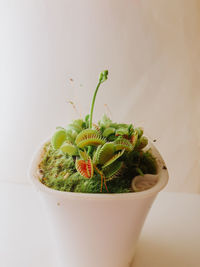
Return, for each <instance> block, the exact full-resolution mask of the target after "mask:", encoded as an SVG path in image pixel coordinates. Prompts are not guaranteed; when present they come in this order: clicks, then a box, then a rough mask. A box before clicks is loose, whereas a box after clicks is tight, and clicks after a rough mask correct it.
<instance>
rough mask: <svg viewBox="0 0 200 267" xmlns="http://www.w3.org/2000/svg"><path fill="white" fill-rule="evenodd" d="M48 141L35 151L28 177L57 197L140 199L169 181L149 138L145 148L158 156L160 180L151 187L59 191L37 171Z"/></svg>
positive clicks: (40, 188) (43, 189) (38, 188)
mask: <svg viewBox="0 0 200 267" xmlns="http://www.w3.org/2000/svg"><path fill="white" fill-rule="evenodd" d="M48 141H49V138H48V140H46V141H45V142H42V144H41V145H40V146H39V148H38V149H37V150H36V151H35V153H34V155H33V158H32V160H31V162H30V165H29V168H28V177H29V179H30V180H31V182H32V184H34V186H35V187H36V189H37V191H40V192H43V193H46V194H50V195H52V196H55V197H56V196H57V197H62V198H70V199H88V200H99V199H102V200H103V199H105V200H108V199H109V200H116V199H138V198H146V197H150V196H152V195H156V194H157V193H158V192H160V191H161V190H162V189H163V188H164V187H165V186H166V185H167V183H168V179H169V173H168V170H167V168H166V167H165V166H166V165H165V162H164V160H163V158H162V156H161V154H160V153H159V151H158V150H157V148H156V147H155V145H154V144H153V143H152V142H151V141H150V140H149V138H148V141H149V143H148V145H147V147H146V149H145V150H147V149H149V148H151V152H152V154H153V156H154V157H155V158H156V162H157V171H158V173H157V175H158V182H157V183H156V184H155V185H154V186H153V187H151V188H150V189H147V190H144V191H141V192H129V193H77V192H66V191H59V190H56V189H52V188H50V187H47V186H46V185H44V184H42V183H41V182H40V180H39V175H38V173H37V170H38V164H39V162H40V159H41V156H42V153H43V147H44V145H45V143H47V142H48Z"/></svg>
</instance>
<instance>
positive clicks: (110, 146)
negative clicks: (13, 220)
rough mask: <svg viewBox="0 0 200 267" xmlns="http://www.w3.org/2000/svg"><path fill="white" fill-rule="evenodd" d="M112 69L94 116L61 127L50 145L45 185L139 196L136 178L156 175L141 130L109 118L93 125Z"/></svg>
mask: <svg viewBox="0 0 200 267" xmlns="http://www.w3.org/2000/svg"><path fill="white" fill-rule="evenodd" d="M107 78H108V71H107V70H105V71H103V72H101V73H100V76H99V81H98V84H97V87H96V89H95V92H94V96H93V99H92V104H91V110H90V114H89V115H87V116H86V117H85V119H84V120H83V119H77V120H74V121H73V122H72V123H71V124H69V125H68V126H67V127H66V128H60V129H58V130H57V131H56V132H55V133H54V134H53V136H52V138H51V142H48V143H47V144H46V145H45V147H44V155H43V158H42V160H41V162H40V164H39V170H40V174H41V178H40V179H41V182H42V183H43V184H45V185H46V186H48V187H51V188H54V189H56V190H61V191H70V192H82V193H101V192H103V193H108V192H109V193H124V192H126V193H127V192H133V189H132V187H131V182H132V179H133V178H134V177H135V176H137V175H144V174H147V173H150V174H155V173H156V162H155V159H154V158H153V156H152V155H151V152H150V151H144V150H143V148H144V147H145V146H146V145H147V143H148V140H147V138H146V137H144V136H143V130H142V129H141V128H134V126H133V125H132V124H124V123H113V122H112V121H111V119H110V118H108V117H107V116H106V115H103V117H102V119H101V120H100V121H99V122H98V125H96V124H93V110H94V104H95V99H96V95H97V92H98V90H99V87H100V85H101V84H102V83H103V82H104V81H106V80H107Z"/></svg>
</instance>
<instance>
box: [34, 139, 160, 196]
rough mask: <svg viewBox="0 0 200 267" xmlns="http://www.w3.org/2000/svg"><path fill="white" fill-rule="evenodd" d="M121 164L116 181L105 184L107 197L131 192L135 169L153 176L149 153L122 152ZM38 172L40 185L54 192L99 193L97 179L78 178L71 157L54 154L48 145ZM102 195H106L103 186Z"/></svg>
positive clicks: (98, 179) (153, 168)
mask: <svg viewBox="0 0 200 267" xmlns="http://www.w3.org/2000/svg"><path fill="white" fill-rule="evenodd" d="M121 160H123V162H124V163H125V164H123V167H122V168H121V169H120V173H119V174H118V175H117V176H116V178H114V179H112V180H110V181H107V183H106V184H107V187H108V190H109V193H128V192H132V189H131V182H132V179H133V178H134V177H135V176H136V175H138V170H137V169H138V168H139V169H140V170H141V171H142V172H143V173H144V174H145V173H151V174H155V173H156V162H155V159H154V158H153V156H152V155H151V153H150V151H147V152H143V151H134V150H133V151H132V152H130V153H128V152H126V153H125V154H124V155H123V156H122V159H121ZM39 170H40V172H41V174H42V178H41V182H42V183H43V184H45V185H46V186H48V187H50V188H53V189H55V190H60V191H67V192H82V193H100V191H101V177H100V175H99V174H96V173H95V174H94V176H93V177H92V178H91V179H86V178H84V177H82V176H81V175H80V174H79V173H78V172H77V171H76V168H75V157H71V156H69V155H66V154H64V153H61V152H60V151H59V150H55V149H54V148H53V147H52V145H51V144H50V143H48V144H46V145H45V147H44V155H43V158H42V161H41V163H40V164H39ZM102 193H107V191H106V189H105V186H104V184H103V190H102Z"/></svg>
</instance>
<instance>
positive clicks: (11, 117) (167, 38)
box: [0, 0, 200, 193]
mask: <svg viewBox="0 0 200 267" xmlns="http://www.w3.org/2000/svg"><path fill="white" fill-rule="evenodd" d="M199 30H200V2H199V1H198V0H190V1H188V0H121V1H120V0H101V1H100V0H59V1H56V0H54V1H53V0H0V137H1V145H0V148H1V150H0V180H6V181H14V182H18V183H28V178H27V168H28V164H29V162H30V159H31V157H32V154H33V152H34V150H35V149H36V147H38V145H39V144H40V143H41V142H42V141H43V140H44V139H46V138H47V137H48V136H50V135H51V134H52V133H53V132H54V130H55V127H56V126H60V125H62V126H65V125H66V124H67V123H68V122H70V121H71V119H74V118H76V117H77V114H76V113H75V111H74V110H73V108H72V107H71V105H70V104H68V103H67V101H69V100H71V101H74V103H75V104H76V107H77V109H78V110H79V112H80V113H81V114H82V115H85V114H86V113H88V112H89V109H90V103H91V98H92V94H93V91H94V88H95V85H96V81H97V78H98V74H99V72H100V71H101V70H103V69H105V68H108V69H109V79H108V81H107V82H106V83H105V84H103V86H102V87H101V88H100V91H99V94H98V97H97V102H96V107H95V113H94V115H95V116H96V118H97V119H98V118H100V116H101V114H102V113H104V112H107V109H106V108H105V104H107V105H108V106H109V109H110V110H111V114H112V119H113V120H116V121H126V122H133V123H134V124H136V125H137V126H143V127H144V129H145V132H147V134H148V135H149V136H150V137H151V138H152V139H157V143H156V144H157V147H158V149H159V150H160V151H161V153H162V155H163V157H164V158H165V160H166V163H167V166H168V169H169V172H170V181H169V184H168V187H167V190H169V191H185V192H196V193H200V179H199V176H200V175H199V173H200V126H199V121H200V108H199V106H200V105H199V100H200V89H199V87H200V73H199V72H200V65H199V60H200V48H199V47H200V35H199ZM71 78H72V79H73V82H72V81H70V79H71Z"/></svg>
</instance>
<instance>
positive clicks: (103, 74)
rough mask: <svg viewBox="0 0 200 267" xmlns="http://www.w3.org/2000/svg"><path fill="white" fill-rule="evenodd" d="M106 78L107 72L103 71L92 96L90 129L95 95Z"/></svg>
mask: <svg viewBox="0 0 200 267" xmlns="http://www.w3.org/2000/svg"><path fill="white" fill-rule="evenodd" d="M107 78H108V71H107V70H104V71H102V72H101V73H100V75H99V82H98V84H97V87H96V90H95V92H94V96H93V99H92V106H91V110H90V122H89V128H92V117H93V110H94V103H95V99H96V95H97V92H98V89H99V86H100V84H101V83H103V82H105V81H106V80H107Z"/></svg>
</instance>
